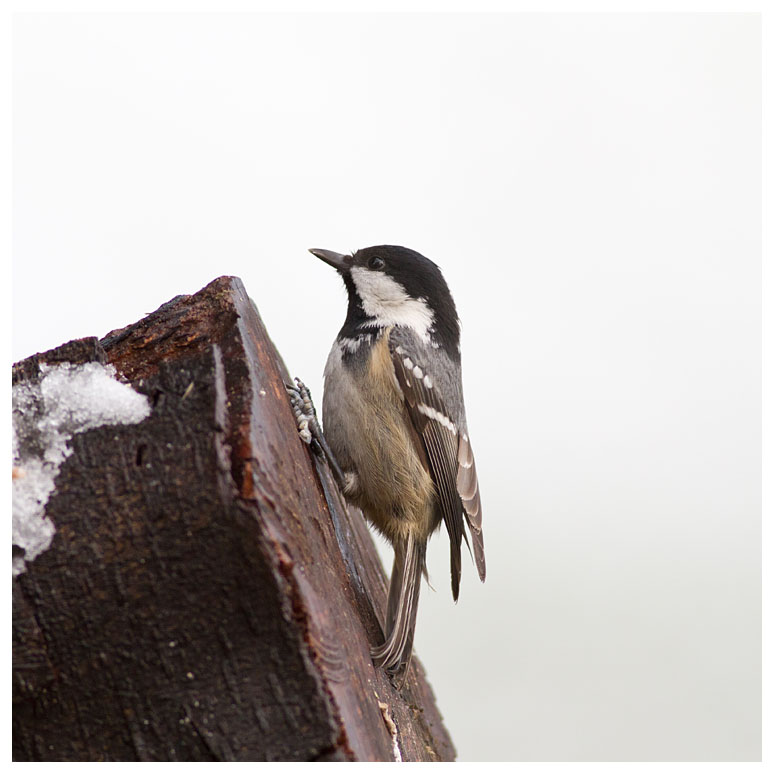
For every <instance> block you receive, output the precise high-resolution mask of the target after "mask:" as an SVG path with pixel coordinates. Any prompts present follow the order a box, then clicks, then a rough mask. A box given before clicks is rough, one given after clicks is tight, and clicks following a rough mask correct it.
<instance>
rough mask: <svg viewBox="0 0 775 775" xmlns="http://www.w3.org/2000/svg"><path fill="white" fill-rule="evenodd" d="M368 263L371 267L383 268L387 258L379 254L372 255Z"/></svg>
mask: <svg viewBox="0 0 775 775" xmlns="http://www.w3.org/2000/svg"><path fill="white" fill-rule="evenodd" d="M366 264H367V265H368V267H369V269H382V267H383V266H385V259H384V258H380V257H379V256H372V257H371V258H370V259H369V260H368V261H367V262H366Z"/></svg>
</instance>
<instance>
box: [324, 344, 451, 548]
mask: <svg viewBox="0 0 775 775" xmlns="http://www.w3.org/2000/svg"><path fill="white" fill-rule="evenodd" d="M323 427H324V431H325V434H326V439H327V441H328V443H329V446H330V447H331V449H332V451H333V453H334V455H335V456H336V459H337V461H338V463H339V465H340V467H341V468H342V470H343V471H344V472H345V475H346V476H347V477H348V479H349V485H348V487H347V491H346V492H345V496H346V497H347V498H348V499H349V500H351V501H352V502H354V503H355V504H356V505H358V506H360V507H361V508H362V509H363V511H364V514H365V515H366V517H367V518H368V519H369V521H370V522H372V524H374V525H375V526H376V527H377V528H378V529H379V530H380V531H381V532H383V533H384V534H385V535H386V536H387V537H388V538H390V539H391V540H395V539H397V538H405V537H406V536H408V535H410V534H412V535H414V536H415V537H417V538H423V539H425V538H427V537H428V535H429V534H430V533H431V532H432V531H433V529H434V528H435V526H436V524H435V523H436V522H437V519H438V518H437V517H436V516H435V515H436V508H435V506H436V496H435V489H434V485H433V481H432V479H431V477H430V475H429V474H428V471H427V469H426V466H425V465H424V461H423V459H422V457H421V456H420V454H419V453H418V449H417V444H418V441H417V439H416V437H413V431H412V430H411V426H410V425H409V420H408V415H407V413H406V409H405V407H404V403H403V397H402V396H401V394H400V392H399V388H398V386H397V385H396V384H395V377H394V376H393V364H392V362H391V360H390V353H389V350H388V347H387V336H383V337H382V338H381V339H380V340H378V341H377V343H376V344H375V345H374V347H373V348H372V349H371V353H370V356H369V357H368V359H364V360H363V362H362V363H360V364H357V365H356V366H354V367H350V366H345V365H344V364H343V362H342V355H341V351H340V349H339V348H338V347H337V346H336V345H335V346H334V349H333V350H332V351H331V355H330V356H329V360H328V364H327V365H326V382H325V390H324V393H323Z"/></svg>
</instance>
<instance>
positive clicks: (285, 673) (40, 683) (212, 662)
mask: <svg viewBox="0 0 775 775" xmlns="http://www.w3.org/2000/svg"><path fill="white" fill-rule="evenodd" d="M92 360H96V361H99V362H103V363H105V362H109V363H112V364H113V365H114V366H115V367H116V369H117V370H118V373H119V375H122V376H123V378H124V379H125V380H127V381H129V382H130V383H131V384H132V386H133V387H134V388H135V389H136V390H137V391H139V392H141V393H143V394H145V395H146V396H148V398H149V400H150V402H151V405H152V407H153V408H152V412H151V415H150V416H149V417H148V418H147V419H146V420H144V421H143V422H141V423H139V424H136V425H113V426H103V427H99V428H95V429H92V430H88V431H85V432H83V433H79V434H77V435H75V436H74V437H73V438H72V440H71V441H70V446H71V448H72V449H73V454H72V455H71V456H70V457H68V458H67V459H66V460H65V462H64V464H63V465H62V468H61V470H60V473H59V476H58V478H57V480H56V489H55V490H54V492H53V494H52V495H51V497H50V499H49V501H48V505H47V507H46V515H47V516H48V518H49V519H51V520H52V521H53V522H54V524H55V526H56V534H55V535H54V538H53V541H52V543H51V546H50V548H49V549H48V550H47V551H45V552H43V553H42V554H40V555H39V556H38V557H37V558H35V559H34V560H32V561H30V562H28V563H27V567H26V570H25V571H24V572H23V573H21V574H20V575H19V576H18V577H17V578H16V579H14V582H13V617H14V619H13V625H14V626H13V649H14V650H13V659H14V662H13V679H14V684H13V685H14V690H13V699H14V709H13V710H14V714H13V755H14V758H15V759H17V760H101V759H103V760H104V759H111V760H136V759H140V760H202V759H205V760H207V759H209V760H388V761H390V760H393V759H394V745H393V743H394V740H393V738H394V737H395V738H396V740H397V743H398V746H399V748H400V752H401V755H402V757H403V759H404V760H419V761H428V760H430V761H434V760H451V759H453V758H454V749H453V746H452V743H451V741H450V739H449V737H448V735H447V732H446V730H445V729H444V727H443V724H442V721H441V716H440V714H439V712H438V710H437V708H436V706H435V703H434V699H433V694H432V692H431V689H430V687H429V686H428V684H427V682H426V681H425V677H424V674H423V671H422V668H421V666H420V664H419V662H418V661H417V659H415V660H414V662H413V664H412V667H411V669H410V671H409V673H408V677H407V680H406V682H405V684H404V686H403V687H402V688H400V689H396V688H395V687H394V686H393V685H391V682H390V680H389V679H388V677H387V676H386V675H385V673H384V672H383V671H382V670H380V669H375V668H374V666H373V665H372V662H371V659H370V657H369V647H370V645H375V644H377V643H378V642H379V641H380V639H381V638H382V633H381V629H380V625H379V621H380V620H381V618H382V612H383V610H384V605H385V598H386V583H385V577H384V574H383V572H382V569H381V566H380V564H379V560H378V557H377V554H376V551H375V549H374V545H373V543H372V539H371V537H370V535H369V533H368V530H367V529H366V527H365V524H364V522H363V518H362V516H361V515H360V513H359V512H355V511H352V510H347V509H345V508H343V505H342V503H341V500H340V498H339V495H338V491H337V488H336V486H335V485H334V483H333V480H332V479H331V477H330V474H329V473H328V470H327V468H326V467H325V465H324V464H321V463H320V462H319V461H318V460H316V459H315V458H314V456H313V455H311V453H310V451H309V449H308V448H307V447H306V446H305V445H304V444H303V443H302V442H301V440H300V439H299V438H298V435H297V432H296V424H295V419H294V417H293V413H292V411H291V408H290V405H289V402H288V400H287V396H286V393H285V388H284V383H285V382H287V381H288V374H287V372H286V370H285V367H284V365H283V363H282V361H281V359H280V357H279V356H278V354H277V352H276V350H275V348H274V346H273V345H272V343H271V341H270V340H269V338H268V336H267V333H266V331H265V329H264V327H263V325H262V323H261V321H260V319H259V316H258V313H257V311H256V309H255V306H254V305H253V304H252V302H251V301H250V299H249V298H248V297H247V295H246V293H245V289H244V287H243V285H242V283H241V282H240V281H239V280H238V279H235V278H230V277H222V278H219V279H218V280H215V281H214V282H212V283H210V285H208V286H207V287H206V288H204V289H203V290H202V291H200V292H199V293H197V294H195V295H193V296H190V297H188V296H186V297H178V298H176V299H173V300H172V301H171V302H169V303H168V304H165V305H164V306H163V307H161V308H160V309H159V310H157V311H156V312H154V313H153V314H152V315H149V316H148V317H146V318H144V319H143V320H141V321H140V322H138V323H136V324H134V325H132V326H129V327H127V328H125V329H122V330H120V331H114V332H111V333H110V334H108V336H106V337H105V338H104V339H102V340H101V341H98V340H96V339H87V340H80V341H77V342H71V343H69V344H66V345H63V346H62V347H61V348H57V349H56V350H53V351H51V352H49V353H45V354H43V355H38V356H33V357H32V358H29V359H27V360H26V361H23V362H22V363H20V364H17V365H16V366H15V367H14V380H15V381H19V380H22V381H35V380H36V379H39V376H38V364H39V363H42V362H43V363H46V362H47V363H54V362H61V361H68V362H70V363H83V362H88V361H92ZM316 469H317V471H316ZM392 724H394V725H395V727H394V729H395V730H396V731H395V732H394V734H393V735H391V726H392Z"/></svg>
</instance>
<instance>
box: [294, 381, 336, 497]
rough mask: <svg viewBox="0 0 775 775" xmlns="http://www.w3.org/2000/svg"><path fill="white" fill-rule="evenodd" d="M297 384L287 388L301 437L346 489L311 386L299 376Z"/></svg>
mask: <svg viewBox="0 0 775 775" xmlns="http://www.w3.org/2000/svg"><path fill="white" fill-rule="evenodd" d="M294 381H295V382H296V385H295V386H294V385H286V386H285V390H286V391H287V393H288V397H289V398H290V401H291V408H292V409H293V414H294V415H295V417H296V425H297V426H298V428H299V438H300V439H301V440H302V441H303V442H304V443H305V444H308V445H309V446H310V448H311V449H312V451H313V452H314V453H315V454H316V455H317V456H318V457H322V458H325V459H326V461H327V462H328V465H329V467H330V468H331V472H332V473H333V475H334V478H335V479H336V481H337V484H338V485H339V488H340V489H344V486H345V479H344V474H343V473H342V469H341V468H339V464H338V463H337V462H336V458H335V457H334V453H333V452H332V451H331V448H330V447H329V446H328V442H327V441H326V437H325V436H324V435H323V429H322V428H321V427H320V423H319V422H318V415H317V412H316V411H315V405H314V404H313V403H312V396H311V395H310V392H309V388H308V387H307V386H306V385H305V384H304V383H303V382H302V381H301V380H300V379H299V378H298V377H296V378H295V379H294Z"/></svg>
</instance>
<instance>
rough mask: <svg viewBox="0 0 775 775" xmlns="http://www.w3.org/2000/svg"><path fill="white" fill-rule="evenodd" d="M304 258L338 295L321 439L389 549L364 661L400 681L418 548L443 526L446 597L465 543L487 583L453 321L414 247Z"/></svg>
mask: <svg viewBox="0 0 775 775" xmlns="http://www.w3.org/2000/svg"><path fill="white" fill-rule="evenodd" d="M310 253H312V254H313V255H314V256H316V257H317V258H319V259H320V260H321V261H324V262H325V263H326V264H328V265H329V266H331V267H333V268H334V269H335V270H336V271H337V272H338V273H339V275H340V277H341V278H342V280H343V281H344V286H345V288H346V290H347V299H348V301H347V315H346V318H345V322H344V325H343V326H342V328H341V330H340V331H339V334H338V335H337V337H336V339H335V341H334V344H333V346H332V348H331V352H330V354H329V356H328V360H327V362H326V366H325V370H324V389H323V400H322V423H323V428H322V431H323V435H324V437H325V447H326V449H327V450H328V451H329V454H332V455H333V458H334V466H335V468H336V469H337V471H338V478H339V479H340V484H341V489H342V491H343V495H344V497H345V499H346V500H347V501H348V502H349V503H351V504H354V505H355V506H357V507H359V508H360V509H361V511H362V512H363V514H364V516H365V517H366V519H367V520H368V521H369V522H370V523H371V524H372V525H373V526H374V527H375V528H376V530H377V531H378V532H379V533H381V534H382V535H383V536H385V538H387V540H388V541H389V542H390V544H391V545H392V547H393V551H394V559H393V567H392V572H391V576H390V586H389V592H388V603H387V612H386V616H385V626H384V635H385V640H384V642H383V643H382V644H381V645H379V646H378V647H376V648H373V649H372V658H373V661H374V664H375V665H377V666H380V667H383V668H384V669H385V670H386V671H388V672H389V673H391V674H401V673H404V672H405V671H406V670H407V669H408V665H409V663H410V661H411V655H412V644H413V640H414V631H415V624H416V619H417V608H418V600H419V594H420V586H421V580H422V577H423V576H425V577H426V578H427V569H426V562H425V559H426V548H427V544H428V540H429V538H430V537H431V535H432V534H433V533H434V532H435V531H436V530H437V529H438V528H440V526H441V524H442V523H443V524H444V526H445V527H446V531H447V533H448V535H449V541H450V573H451V586H452V596H453V598H454V600H455V601H456V602H457V600H458V596H459V591H460V578H461V573H462V564H461V545H462V541H463V540H464V539H465V541H466V543H467V544H468V546H469V549H473V559H474V562H475V564H476V568H477V571H478V575H479V578H480V579H481V580H482V581H484V580H485V575H486V567H485V558H484V538H483V534H482V508H481V499H480V494H479V484H478V479H477V475H476V464H475V462H474V454H473V450H472V447H471V441H470V439H469V436H468V426H467V422H466V413H465V405H464V401H463V385H462V371H461V355H460V321H459V319H458V314H457V309H456V307H455V302H454V300H453V298H452V294H451V293H450V290H449V287H448V286H447V283H446V281H445V279H444V277H443V275H442V273H441V270H440V269H439V267H438V266H437V265H436V264H435V263H433V261H431V260H430V259H428V258H426V257H425V256H423V255H421V254H420V253H418V252H416V251H414V250H411V249H409V248H405V247H401V246H398V245H378V246H374V247H368V248H363V249H361V250H358V251H355V252H353V253H351V254H341V253H336V252H334V251H331V250H322V249H318V248H311V249H310ZM469 536H470V543H469Z"/></svg>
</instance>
